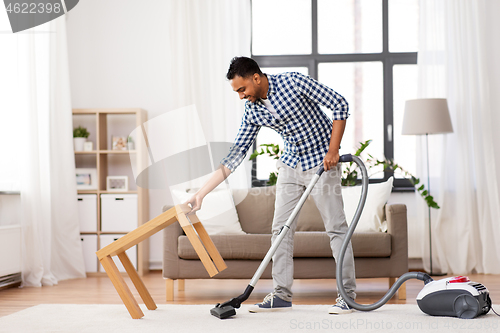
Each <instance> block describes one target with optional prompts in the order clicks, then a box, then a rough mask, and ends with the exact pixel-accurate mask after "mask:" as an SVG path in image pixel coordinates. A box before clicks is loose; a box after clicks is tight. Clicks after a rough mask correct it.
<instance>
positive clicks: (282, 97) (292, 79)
mask: <svg viewBox="0 0 500 333" xmlns="http://www.w3.org/2000/svg"><path fill="white" fill-rule="evenodd" d="M266 76H267V78H268V81H269V89H268V91H267V98H268V100H269V102H271V105H272V106H273V107H274V109H275V110H276V112H277V113H278V115H279V118H280V119H276V118H275V117H274V116H273V115H272V114H271V113H270V112H269V111H268V110H267V108H266V107H265V106H264V104H263V103H262V101H261V100H260V99H259V100H257V101H256V102H255V103H252V102H250V101H247V102H246V103H245V113H244V115H243V119H242V121H241V126H240V129H239V131H238V134H237V136H236V139H235V141H234V143H233V145H232V146H231V148H230V150H229V154H228V155H227V157H225V158H224V159H222V161H221V164H223V165H225V166H226V167H227V168H229V169H230V170H231V172H233V171H234V170H235V169H236V168H237V167H238V165H240V164H241V162H242V161H243V159H244V158H245V155H246V154H247V151H248V149H250V147H252V145H253V142H254V141H255V138H256V137H257V134H258V133H259V130H260V128H261V126H267V127H270V128H272V129H274V130H275V131H276V132H278V133H279V134H280V135H281V137H282V138H283V141H284V145H285V147H284V151H283V154H282V155H281V158H280V159H281V160H282V161H283V163H285V164H286V165H288V166H289V167H291V168H293V169H295V167H296V166H297V164H298V163H299V161H300V162H301V165H302V169H303V170H304V171H305V170H309V169H311V168H314V167H315V166H317V165H319V164H320V163H321V162H323V159H324V156H325V155H326V153H327V152H328V148H329V145H330V137H331V133H332V120H331V119H330V118H329V117H328V116H327V115H326V114H325V113H324V112H323V111H322V110H321V109H320V107H319V105H320V104H321V105H323V106H325V107H327V108H329V109H330V110H332V111H333V119H334V120H344V119H347V117H349V113H348V109H349V107H348V104H347V101H346V100H345V99H344V97H342V96H341V95H339V94H338V93H336V92H335V91H333V90H332V89H330V88H328V87H327V86H325V85H323V84H321V83H319V82H318V81H316V80H314V79H312V78H311V77H309V76H305V75H303V74H300V73H296V72H291V73H283V74H278V75H268V74H266Z"/></svg>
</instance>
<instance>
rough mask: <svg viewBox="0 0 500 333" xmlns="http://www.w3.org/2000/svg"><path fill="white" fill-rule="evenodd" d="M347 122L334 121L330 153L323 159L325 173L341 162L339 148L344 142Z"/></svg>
mask: <svg viewBox="0 0 500 333" xmlns="http://www.w3.org/2000/svg"><path fill="white" fill-rule="evenodd" d="M345 124H346V120H334V121H333V126H332V137H331V138H330V146H329V148H328V152H327V153H326V155H325V158H324V159H323V166H324V168H325V171H327V170H330V168H331V167H334V166H336V165H337V163H338V162H339V158H340V156H339V148H340V141H342V136H343V135H344V130H345Z"/></svg>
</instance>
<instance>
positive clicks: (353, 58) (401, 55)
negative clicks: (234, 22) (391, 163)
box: [251, 0, 417, 191]
mask: <svg viewBox="0 0 500 333" xmlns="http://www.w3.org/2000/svg"><path fill="white" fill-rule="evenodd" d="M311 6H312V7H311V15H312V18H311V22H312V53H311V54H305V55H304V54H300V55H254V54H253V53H252V55H251V57H252V59H254V60H255V61H256V62H257V63H258V64H259V66H260V67H307V68H308V70H309V76H311V77H312V78H313V79H316V80H317V79H318V65H319V64H320V63H338V62H368V61H378V62H382V66H383V110H384V131H383V132H384V155H385V157H386V158H387V159H392V158H394V103H393V100H394V85H393V67H394V65H416V64H417V52H390V51H389V0H382V52H381V53H351V54H319V53H318V0H311ZM390 138H391V140H389V139H390ZM253 149H254V150H256V149H257V143H256V142H254V145H253ZM392 175H393V173H392V172H388V171H385V172H384V177H383V178H380V179H370V183H379V182H383V181H386V180H387V179H388V178H389V177H390V176H392ZM266 183H267V180H266V179H257V160H256V159H254V160H252V187H260V186H266ZM393 190H395V191H415V188H414V186H413V185H412V184H411V182H410V181H409V180H407V179H398V178H395V179H394V189H393Z"/></svg>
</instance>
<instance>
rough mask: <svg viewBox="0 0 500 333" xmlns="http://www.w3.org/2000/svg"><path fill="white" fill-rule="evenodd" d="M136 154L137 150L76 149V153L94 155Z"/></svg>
mask: <svg viewBox="0 0 500 333" xmlns="http://www.w3.org/2000/svg"><path fill="white" fill-rule="evenodd" d="M98 153H99V154H136V153H137V150H91V151H75V154H76V155H92V154H94V155H95V154H98Z"/></svg>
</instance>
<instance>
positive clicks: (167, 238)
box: [162, 206, 183, 279]
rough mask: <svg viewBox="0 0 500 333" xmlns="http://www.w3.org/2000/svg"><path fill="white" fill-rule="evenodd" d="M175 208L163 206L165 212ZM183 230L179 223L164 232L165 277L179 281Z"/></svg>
mask: <svg viewBox="0 0 500 333" xmlns="http://www.w3.org/2000/svg"><path fill="white" fill-rule="evenodd" d="M172 207H173V206H163V209H162V211H163V212H165V211H167V210H169V209H170V208H172ZM182 234H183V230H182V228H181V226H180V224H179V223H173V224H171V225H169V226H168V227H166V228H165V229H164V230H163V277H164V278H168V279H177V278H178V277H179V260H180V259H179V254H178V242H179V236H180V235H182Z"/></svg>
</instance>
